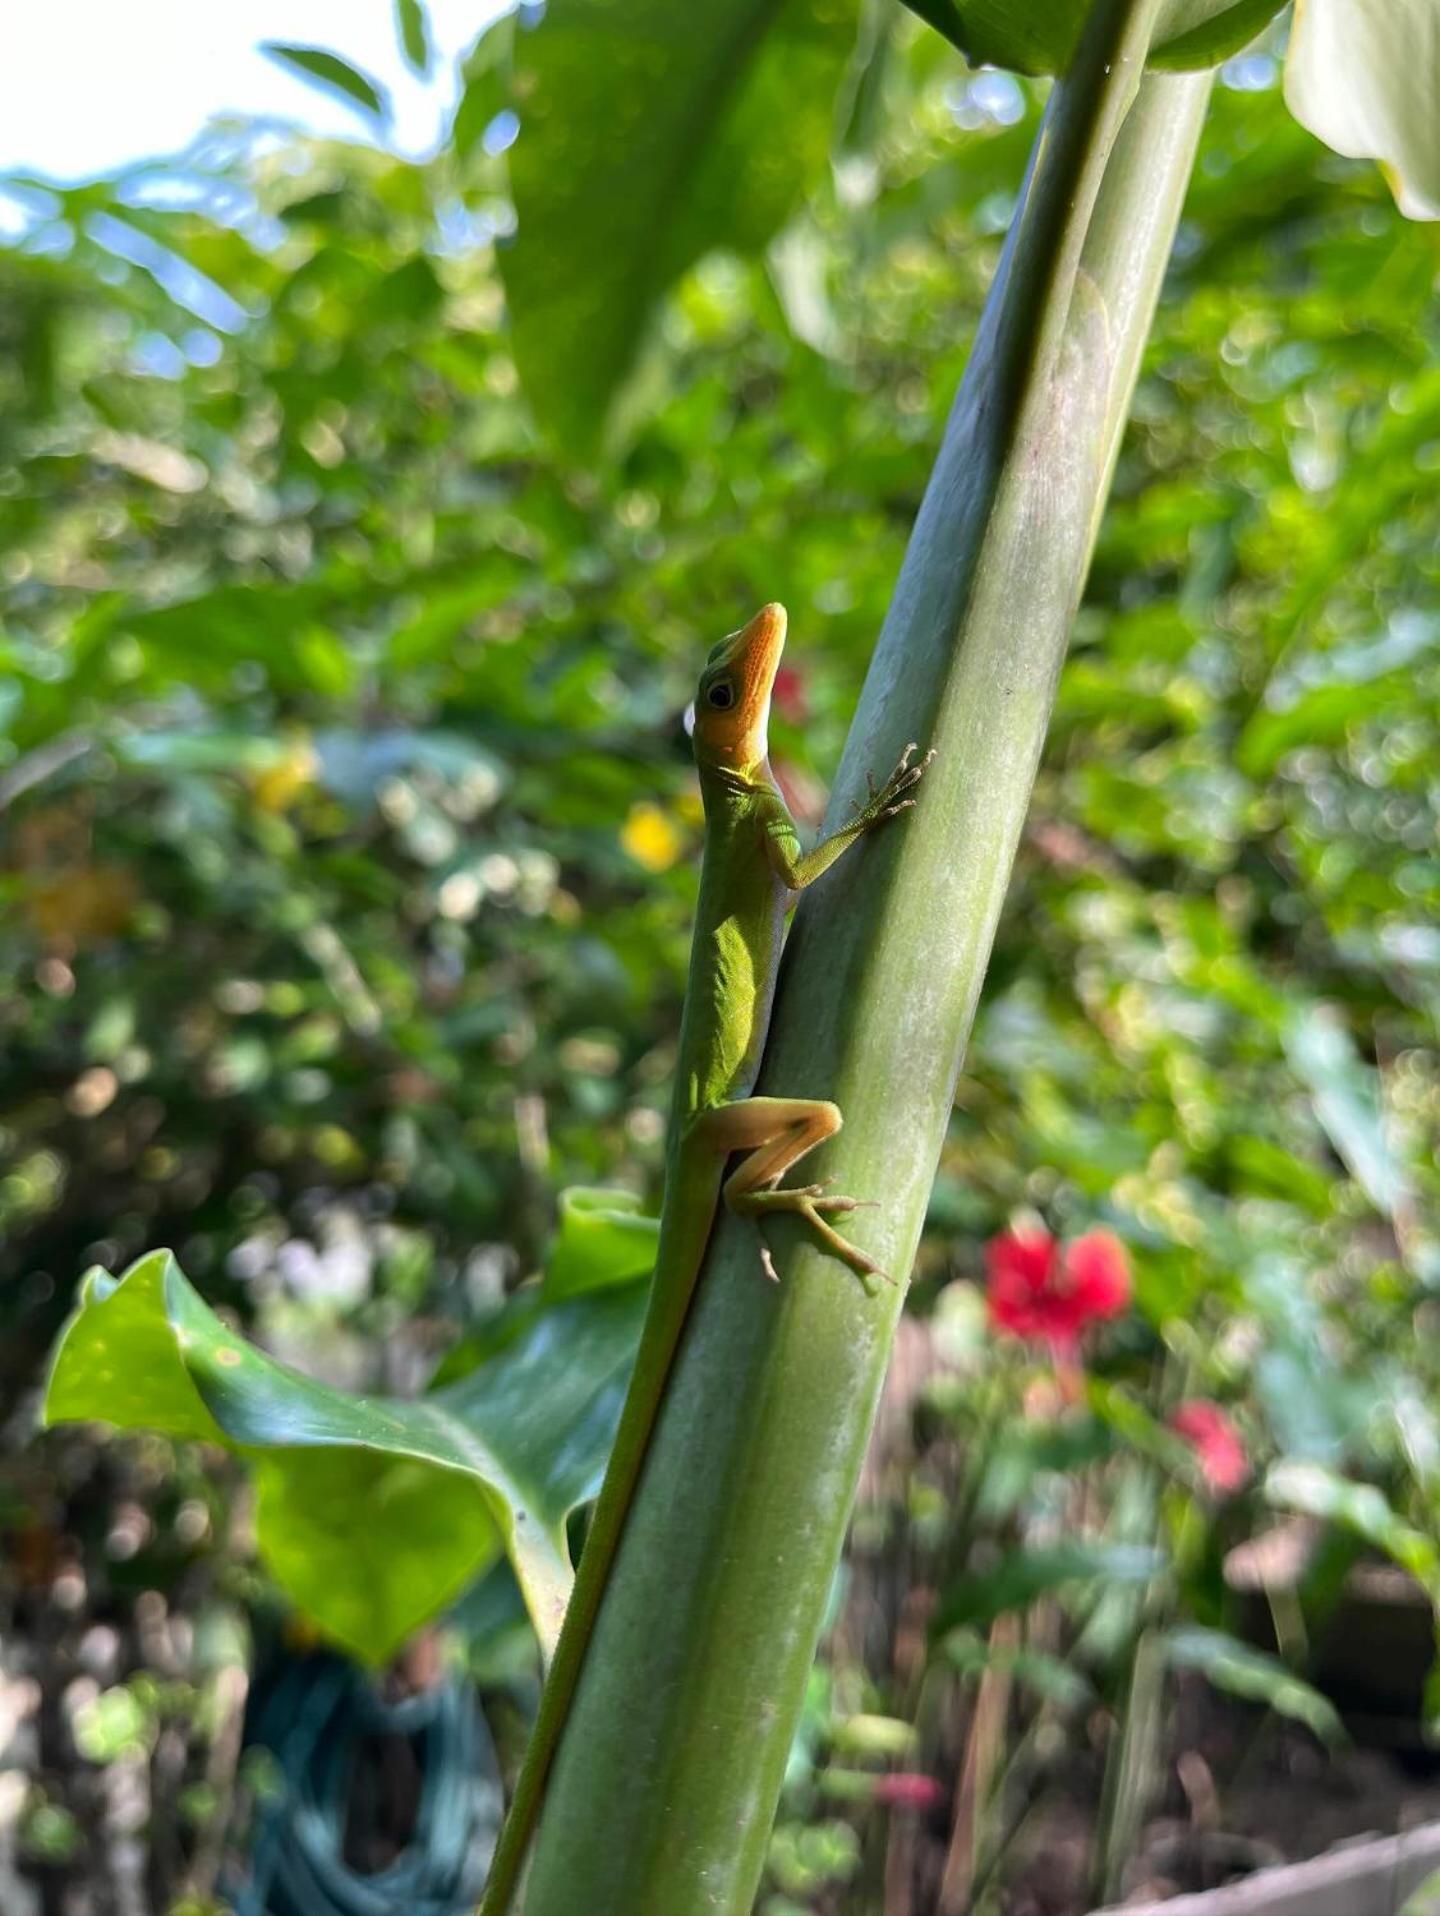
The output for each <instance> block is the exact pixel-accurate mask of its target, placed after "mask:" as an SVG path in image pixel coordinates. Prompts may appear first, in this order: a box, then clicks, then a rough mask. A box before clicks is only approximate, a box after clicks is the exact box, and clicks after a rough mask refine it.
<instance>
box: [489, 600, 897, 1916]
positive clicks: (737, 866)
mask: <svg viewBox="0 0 1440 1916" xmlns="http://www.w3.org/2000/svg"><path fill="white" fill-rule="evenodd" d="M784 644H785V610H784V607H783V606H778V605H767V606H765V607H763V608H762V609H761V610H760V611H759V612H757V613H756V615H755V617H754V618H753V619H752V620H751V621H750V623H749V624H748V625H747V626H746V627H745V628H744V629H743V631H740V632H736V633H733V634H732V635H731V636H730V637H729V638H728V639H724V640H722V641H721V643H720V644H719V645H717V646H716V647H715V649H714V650H713V651H712V652H711V654H710V657H709V658H708V660H707V661H706V664H705V669H704V671H703V672H702V673H701V675H700V685H699V690H698V691H697V693H696V698H695V729H694V744H695V761H696V765H697V767H698V770H699V773H700V791H701V795H702V797H703V799H704V804H705V854H704V860H703V863H702V865H701V872H700V898H699V904H698V906H697V908H696V917H695V933H694V940H693V943H692V946H691V953H690V978H689V983H688V986H687V988H686V993H685V1010H684V1015H683V1017H682V1020H681V1026H680V1052H679V1058H678V1061H677V1066H676V1074H675V1094H674V1101H673V1104H672V1108H671V1117H670V1132H669V1143H668V1150H667V1154H666V1164H665V1198H664V1206H663V1209H662V1212H661V1218H660V1241H659V1247H658V1250H657V1254H656V1261H655V1276H654V1279H653V1282H652V1288H651V1292H650V1305H649V1310H648V1312H647V1315H646V1318H645V1323H644V1327H643V1329H642V1331H641V1334H640V1345H639V1349H638V1352H637V1354H636V1358H635V1368H634V1371H633V1373H632V1376H631V1381H630V1390H629V1394H628V1395H627V1397H626V1399H625V1408H624V1410H623V1411H622V1413H621V1417H620V1425H619V1429H618V1430H617V1432H616V1436H615V1444H614V1448H613V1450H612V1451H611V1454H610V1463H609V1467H608V1469H607V1471H606V1474H605V1481H604V1484H603V1486H602V1487H601V1491H600V1497H599V1501H598V1502H597V1503H596V1506H595V1514H594V1517H593V1518H592V1520H591V1524H590V1530H589V1534H588V1536H587V1537H586V1540H585V1548H584V1550H583V1551H582V1553H581V1557H580V1567H579V1571H578V1573H577V1575H576V1579H575V1587H574V1589H573V1591H572V1592H571V1596H570V1602H569V1605H568V1607H567V1609H566V1612H565V1622H564V1625H563V1627H562V1629H561V1632H560V1639H559V1642H558V1643H557V1645H556V1648H555V1657H554V1661H553V1662H552V1664H551V1667H550V1672H549V1676H548V1677H547V1679H546V1683H545V1689H544V1693H543V1695H542V1697H541V1700H540V1713H539V1716H538V1717H537V1719H536V1722H535V1728H534V1730H533V1731H532V1732H531V1736H530V1743H529V1747H528V1749H527V1751H526V1754H525V1760H524V1763H523V1764H522V1766H521V1771H520V1778H519V1781H518V1783H517V1785H516V1789H515V1796H514V1800H513V1801H512V1803H511V1806H510V1814H509V1817H508V1818H507V1820H506V1823H505V1827H504V1830H503V1831H502V1832H501V1836H500V1842H499V1846H498V1848H497V1849H496V1852H495V1859H494V1861H493V1863H492V1864H491V1867H490V1876H489V1880H488V1882H487V1883H486V1886H485V1894H484V1897H483V1899H482V1901H481V1904H480V1911H479V1916H506V1913H507V1912H508V1911H509V1909H510V1905H511V1899H512V1898H513V1896H514V1893H515V1889H516V1886H517V1884H518V1882H519V1878H520V1871H521V1866H522V1865H523V1863H524V1860H525V1852H526V1849H527V1848H528V1846H529V1841H530V1837H531V1834H532V1832H533V1830H534V1827H535V1824H536V1822H537V1820H538V1815H539V1808H540V1800H541V1796H542V1793H543V1791H544V1787H545V1781H546V1778H547V1776H548V1774H549V1770H550V1765H551V1762H552V1760H553V1758H554V1755H555V1752H556V1750H557V1748H558V1747H559V1743H560V1738H561V1736H562V1734H563V1732H564V1728H565V1723H566V1719H567V1717H568V1715H569V1710H570V1701H571V1698H572V1697H573V1695H574V1692H575V1687H576V1684H577V1682H578V1681H579V1676H580V1669H581V1665H582V1663H583V1661H584V1657H585V1652H586V1648H587V1646H588V1644H589V1641H590V1637H591V1634H592V1631H593V1629H594V1624H595V1618H596V1616H597V1614H598V1613H599V1609H600V1604H601V1601H602V1599H603V1597H604V1594H605V1588H606V1585H607V1583H608V1582H609V1576H610V1568H611V1565H612V1563H613V1562H614V1559H615V1553H616V1551H617V1549H618V1547H619V1543H620V1537H621V1533H622V1531H623V1529H624V1526H625V1518H626V1514H627V1512H628V1510H629V1508H630V1502H631V1498H632V1496H633V1494H634V1491H635V1486H636V1483H637V1482H638V1480H639V1477H640V1472H641V1468H642V1466H643V1464H644V1461H645V1453H646V1451H647V1449H648V1448H649V1443H650V1437H651V1433H652V1432H653V1430H654V1427H655V1420H656V1417H657V1416H658V1414H659V1410H660V1405H661V1402H662V1400H663V1398H664V1395H665V1388H666V1384H667V1382H668V1380H669V1376H670V1371H671V1367H672V1364H673V1360H674V1357H675V1352H676V1349H677V1348H678V1346H679V1343H680V1336H681V1333H682V1331H683V1330H684V1327H685V1320H686V1317H687V1316H688V1314H689V1310H690V1302H691V1298H692V1296H693V1294H694V1290H695V1285H696V1282H697V1280H698V1278H699V1275H700V1266H701V1263H702V1261H703V1259H704V1256H705V1247H706V1244H707V1243H708V1241H709V1237H710V1229H711V1225H712V1224H713V1222H714V1218H715V1210H716V1207H717V1205H718V1203H719V1201H720V1199H721V1197H722V1195H723V1197H724V1200H725V1202H726V1204H727V1205H729V1207H730V1209H731V1210H732V1211H738V1212H739V1213H741V1215H743V1216H745V1217H753V1218H756V1219H764V1218H766V1217H770V1216H773V1215H774V1214H775V1213H776V1212H780V1211H785V1212H790V1213H793V1214H795V1215H798V1216H800V1217H802V1218H804V1219H805V1221H806V1223H807V1224H808V1225H809V1227H810V1229H811V1230H812V1231H814V1233H815V1234H816V1236H817V1237H818V1238H819V1239H820V1242H821V1243H822V1244H823V1245H825V1247H826V1248H827V1249H828V1250H829V1251H831V1252H833V1253H834V1255H835V1256H836V1257H838V1258H841V1259H843V1260H844V1262H845V1263H846V1264H848V1265H849V1266H850V1268H851V1269H852V1270H854V1271H856V1272H857V1273H859V1275H860V1276H861V1277H863V1278H866V1279H869V1278H872V1277H875V1276H880V1275H883V1273H881V1271H880V1267H879V1265H878V1264H876V1263H875V1261H874V1260H873V1259H872V1258H870V1257H868V1256H867V1255H866V1253H865V1252H864V1251H862V1250H861V1249H859V1247H858V1246H857V1245H854V1244H852V1243H850V1241H849V1240H848V1239H847V1238H844V1237H842V1236H841V1235H840V1233H839V1232H838V1231H837V1230H836V1229H835V1227H834V1226H833V1225H832V1224H831V1223H830V1222H829V1218H830V1217H831V1216H833V1215H835V1214H838V1213H843V1212H847V1211H853V1210H855V1209H856V1208H857V1205H858V1203H859V1200H858V1199H856V1198H849V1197H840V1196H838V1195H833V1194H830V1193H827V1192H826V1191H824V1190H823V1189H822V1187H821V1186H819V1185H815V1184H807V1185H796V1186H792V1187H790V1188H788V1189H787V1188H782V1187H781V1184H780V1180H781V1178H783V1177H784V1175H785V1173H786V1172H787V1171H788V1170H789V1169H790V1167H791V1166H792V1165H793V1164H795V1163H796V1162H798V1160H799V1159H801V1158H803V1157H804V1156H805V1154H806V1153H807V1152H808V1151H813V1150H814V1148H815V1146H816V1145H817V1144H820V1143H822V1142H823V1141H824V1140H825V1139H826V1138H830V1137H833V1136H834V1135H835V1133H836V1132H837V1131H838V1130H839V1129H840V1112H839V1110H838V1109H837V1108H836V1106H835V1105H833V1104H830V1103H828V1102H826V1101H825V1100H823V1099H818V1098H759V1097H752V1096H751V1095H750V1091H751V1087H752V1085H753V1084H754V1082H755V1078H756V1074H757V1073H758V1071H759V1068H760V1054H761V1051H762V1049H763V1047H764V1043H765V1032H766V1027H767V1026H768V1024H769V1022H770V1005H771V1000H772V997H773V995H774V990H775V976H776V970H777V967H778V965H779V961H780V946H781V940H782V936H783V931H784V922H785V915H786V912H787V911H788V910H789V907H790V905H791V904H792V903H793V902H794V894H795V893H796V892H799V891H803V890H804V889H805V887H806V886H807V885H812V884H814V882H815V880H816V879H817V878H819V877H820V875H821V873H822V872H825V871H828V870H829V868H830V867H831V866H832V865H833V864H834V863H835V860H836V859H837V858H839V856H840V855H841V853H842V852H844V851H845V850H846V849H847V848H848V847H849V846H850V845H853V844H854V842H855V840H856V839H857V838H859V837H861V836H862V835H863V834H864V833H866V832H868V831H872V830H873V829H874V828H875V826H877V825H878V824H880V822H881V821H882V820H883V819H887V818H890V817H893V816H894V814H895V813H896V812H899V811H903V810H904V809H905V808H906V807H907V806H909V805H912V804H913V803H914V800H913V799H910V798H907V797H906V796H905V793H907V792H908V791H909V790H910V789H911V787H912V786H914V785H915V784H917V783H918V781H919V779H920V776H921V773H922V772H923V771H924V768H925V766H926V765H927V764H928V763H929V759H930V757H931V756H933V754H927V755H926V757H925V758H923V759H921V760H920V761H919V762H918V763H914V764H912V763H911V760H912V758H913V757H914V753H915V749H916V748H915V747H914V746H913V745H910V746H907V747H906V749H905V751H904V753H903V754H902V756H901V759H900V762H899V764H898V765H897V766H896V767H895V770H894V771H893V772H892V773H891V775H890V777H889V778H888V779H887V780H886V782H885V784H884V785H883V786H881V787H880V789H879V790H878V791H875V790H873V788H872V792H871V796H870V799H869V802H868V803H867V804H866V805H864V806H863V807H862V808H860V809H859V810H858V811H857V812H856V814H855V816H854V818H853V819H851V821H850V823H849V824H848V825H845V826H843V827H842V828H841V829H840V830H839V831H838V832H835V833H833V834H832V835H831V836H830V837H829V838H826V839H823V840H822V841H821V843H820V844H818V845H817V846H816V847H815V848H814V850H813V851H809V852H802V851H801V849H800V840H799V838H798V836H797V834H796V830H795V823H794V820H793V819H792V818H791V816H790V813H789V812H788V810H787V809H786V806H785V801H784V799H783V798H782V797H781V796H780V793H779V792H778V791H777V789H776V787H775V784H774V781H773V780H772V778H771V775H770V764H769V757H768V749H769V748H768V740H767V732H768V726H769V718H770V693H771V689H772V687H773V685H774V683H775V673H776V670H777V668H778V666H779V663H780V653H781V649H782V648H783V646H784ZM735 1152H743V1153H745V1155H744V1157H743V1158H742V1159H741V1161H740V1163H739V1165H738V1166H737V1167H736V1169H735V1170H733V1171H732V1172H730V1174H729V1176H728V1177H727V1176H726V1160H727V1159H728V1158H729V1157H730V1156H731V1155H732V1154H733V1153H735ZM760 1255H761V1260H762V1263H763V1266H764V1269H765V1271H766V1274H767V1275H768V1276H770V1277H772V1278H773V1277H774V1275H775V1269H774V1266H773V1264H772V1263H771V1261H770V1255H769V1252H768V1251H767V1250H765V1249H763V1248H762V1250H761V1253H760Z"/></svg>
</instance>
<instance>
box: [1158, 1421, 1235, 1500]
mask: <svg viewBox="0 0 1440 1916" xmlns="http://www.w3.org/2000/svg"><path fill="white" fill-rule="evenodd" d="M1170 1428H1171V1429H1172V1430H1173V1431H1174V1432H1175V1434H1176V1436H1177V1437H1183V1438H1184V1439H1185V1441H1186V1443H1187V1444H1189V1446H1190V1448H1191V1449H1192V1450H1193V1451H1194V1453H1195V1460H1196V1462H1197V1463H1198V1464H1199V1466H1200V1474H1201V1476H1202V1477H1204V1479H1205V1481H1206V1483H1207V1484H1209V1486H1210V1488H1211V1489H1212V1490H1218V1491H1220V1492H1222V1493H1226V1494H1228V1493H1229V1492H1231V1491H1235V1490H1243V1489H1244V1487H1245V1485H1246V1484H1247V1483H1249V1481H1250V1459H1249V1458H1248V1457H1247V1456H1246V1454H1245V1444H1244V1440H1243V1439H1242V1437H1241V1435H1240V1433H1239V1431H1238V1430H1237V1429H1236V1428H1235V1425H1234V1423H1233V1421H1232V1420H1231V1418H1230V1416H1229V1415H1228V1413H1227V1412H1225V1411H1223V1410H1221V1408H1220V1406H1219V1405H1218V1404H1211V1403H1207V1402H1205V1401H1203V1400H1202V1399H1198V1398H1197V1399H1195V1400H1193V1401H1192V1402H1190V1403H1188V1404H1181V1405H1180V1407H1179V1408H1178V1410H1176V1412H1175V1414H1174V1416H1173V1417H1172V1418H1171V1419H1170Z"/></svg>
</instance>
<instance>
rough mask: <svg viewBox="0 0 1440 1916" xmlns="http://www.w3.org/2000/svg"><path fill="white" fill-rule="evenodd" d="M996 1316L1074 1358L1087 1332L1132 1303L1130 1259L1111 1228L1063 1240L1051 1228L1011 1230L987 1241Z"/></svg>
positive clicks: (1062, 1356) (1005, 1326)
mask: <svg viewBox="0 0 1440 1916" xmlns="http://www.w3.org/2000/svg"><path fill="white" fill-rule="evenodd" d="M985 1267H986V1273H987V1282H986V1293H985V1294H986V1302H987V1304H988V1305H989V1310H990V1321H991V1323H992V1324H994V1325H995V1326H996V1328H997V1329H999V1330H1003V1331H1009V1332H1010V1334H1011V1335H1012V1336H1013V1337H1021V1338H1023V1339H1024V1340H1025V1342H1026V1343H1028V1344H1048V1345H1049V1346H1050V1349H1051V1350H1052V1352H1054V1354H1055V1357H1056V1359H1057V1361H1062V1362H1070V1363H1073V1362H1074V1358H1075V1352H1076V1349H1077V1347H1078V1345H1079V1342H1080V1336H1081V1333H1082V1332H1083V1331H1084V1330H1086V1329H1087V1327H1088V1326H1089V1325H1091V1324H1095V1323H1098V1322H1099V1321H1100V1320H1101V1319H1102V1318H1106V1317H1118V1316H1119V1315H1120V1313H1121V1312H1122V1311H1123V1310H1125V1308H1126V1307H1127V1306H1128V1304H1129V1302H1130V1288H1131V1287H1130V1263H1129V1259H1128V1258H1127V1257H1126V1255H1125V1247H1124V1245H1123V1244H1121V1242H1120V1240H1119V1239H1118V1238H1116V1237H1112V1236H1111V1234H1110V1233H1109V1232H1108V1231H1090V1232H1088V1233H1087V1234H1086V1235H1085V1236H1084V1237H1077V1238H1075V1239H1073V1240H1072V1241H1071V1242H1070V1243H1068V1244H1061V1243H1060V1242H1059V1241H1058V1239H1056V1238H1053V1237H1051V1236H1050V1234H1049V1232H1048V1231H1037V1230H1029V1231H1003V1232H1002V1233H1001V1234H1000V1236H998V1237H992V1238H991V1240H990V1242H989V1243H988V1244H987V1245H986V1247H985Z"/></svg>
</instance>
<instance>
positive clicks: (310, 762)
mask: <svg viewBox="0 0 1440 1916" xmlns="http://www.w3.org/2000/svg"><path fill="white" fill-rule="evenodd" d="M318 770H319V760H318V758H317V757H316V754H315V747H314V746H313V745H312V744H311V742H310V740H309V738H307V737H306V736H305V735H304V734H303V733H300V734H297V736H296V737H294V738H293V739H290V740H289V741H287V744H286V749H285V752H284V754H283V756H282V757H280V758H277V759H276V760H275V761H274V763H273V764H270V765H267V766H266V767H265V769H264V771H263V772H257V773H256V774H255V775H254V777H253V778H252V779H251V781H250V789H251V791H252V792H253V793H254V795H255V803H256V804H257V805H258V806H259V807H260V809H261V811H264V812H287V811H289V809H290V807H291V806H292V805H293V804H294V803H295V801H296V799H297V798H299V796H300V794H301V793H302V792H303V791H305V790H306V788H307V787H308V786H310V785H313V784H314V782H315V774H316V772H317V771H318Z"/></svg>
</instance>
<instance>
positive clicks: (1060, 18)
mask: <svg viewBox="0 0 1440 1916" xmlns="http://www.w3.org/2000/svg"><path fill="white" fill-rule="evenodd" d="M906 5H907V6H909V7H910V8H911V11H912V12H914V13H916V14H918V15H919V16H920V18H921V19H922V20H925V21H927V22H928V23H929V24H930V25H931V26H932V27H934V28H935V29H936V30H937V31H938V32H939V33H941V34H943V35H944V37H945V38H946V39H947V40H949V41H950V43H951V45H952V46H955V47H957V48H958V49H959V50H960V52H962V53H963V54H964V55H965V57H966V59H967V60H969V61H970V62H971V64H972V65H973V66H998V67H1008V68H1009V69H1010V70H1011V71H1012V72H1016V73H1063V72H1064V71H1065V69H1066V67H1067V66H1068V65H1069V64H1070V60H1071V57H1072V55H1073V54H1074V51H1075V46H1076V43H1077V41H1078V38H1079V34H1080V27H1081V23H1082V21H1083V19H1084V9H1083V8H1081V7H1077V6H1076V5H1074V4H1073V0H1019V3H1018V4H1011V3H1010V0H906ZM1283 5H1284V0H1168V3H1167V4H1166V5H1165V6H1163V7H1162V8H1161V10H1160V17H1159V21H1158V24H1157V26H1156V29H1155V35H1154V39H1153V42H1152V45H1151V51H1150V63H1151V65H1153V66H1156V67H1161V68H1165V69H1168V70H1171V71H1185V70H1188V69H1192V68H1200V67H1208V66H1215V65H1217V64H1218V63H1219V62H1220V61H1221V60H1225V59H1228V58H1229V57H1230V55H1231V54H1233V53H1238V52H1239V50H1240V49H1241V48H1242V47H1243V46H1246V45H1247V44H1248V43H1249V42H1250V41H1251V40H1253V39H1254V38H1255V36H1256V34H1257V33H1259V32H1260V30H1261V28H1262V27H1264V26H1265V25H1266V24H1267V23H1268V22H1269V21H1270V20H1271V19H1272V18H1273V17H1274V15H1275V14H1276V13H1278V12H1279V10H1280V8H1281V7H1282V6H1283Z"/></svg>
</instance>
